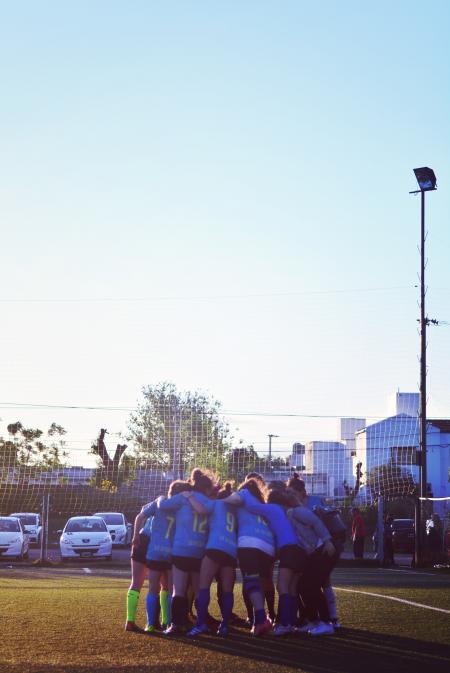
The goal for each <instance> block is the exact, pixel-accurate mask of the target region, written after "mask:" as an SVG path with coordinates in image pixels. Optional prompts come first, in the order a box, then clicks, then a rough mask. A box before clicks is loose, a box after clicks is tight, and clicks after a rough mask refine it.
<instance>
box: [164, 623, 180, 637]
mask: <svg viewBox="0 0 450 673" xmlns="http://www.w3.org/2000/svg"><path fill="white" fill-rule="evenodd" d="M182 633H183V632H182V630H181V629H180V627H179V626H177V625H176V624H171V625H170V626H168V627H167V629H166V630H165V631H164V635H165V636H181V635H182Z"/></svg>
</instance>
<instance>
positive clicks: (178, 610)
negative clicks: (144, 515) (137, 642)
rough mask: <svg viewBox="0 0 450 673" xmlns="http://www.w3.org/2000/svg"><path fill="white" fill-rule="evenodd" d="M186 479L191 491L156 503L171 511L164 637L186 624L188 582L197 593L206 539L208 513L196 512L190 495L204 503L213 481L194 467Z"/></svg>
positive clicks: (175, 633) (163, 509) (176, 632)
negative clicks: (169, 599)
mask: <svg viewBox="0 0 450 673" xmlns="http://www.w3.org/2000/svg"><path fill="white" fill-rule="evenodd" d="M190 482H191V484H192V491H189V492H185V493H179V494H178V495H176V496H174V497H173V498H169V499H168V500H162V501H161V502H159V503H158V507H159V508H160V509H161V510H162V511H164V512H174V513H175V535H174V539H173V544H172V581H173V595H172V622H171V625H170V626H169V627H168V628H167V629H166V630H165V632H164V633H165V634H166V635H168V636H171V635H177V634H179V633H180V632H181V630H182V629H183V627H184V625H185V624H186V620H187V612H188V601H187V598H186V590H187V586H188V582H189V580H190V581H191V583H192V587H193V590H194V595H195V596H197V594H198V582H199V572H200V566H201V562H202V558H203V555H204V553H205V547H206V543H207V540H208V515H207V514H199V513H198V512H196V511H195V510H194V508H193V507H192V505H191V503H190V498H191V497H192V496H193V495H194V494H195V497H196V500H198V501H199V502H201V503H204V504H205V503H208V502H209V500H208V496H209V495H210V494H211V493H212V492H213V489H214V481H213V479H212V477H211V476H210V475H208V474H207V473H206V472H204V471H202V470H200V469H199V468H196V469H194V470H193V471H192V474H191V479H190Z"/></svg>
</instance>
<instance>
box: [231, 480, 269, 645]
mask: <svg viewBox="0 0 450 673" xmlns="http://www.w3.org/2000/svg"><path fill="white" fill-rule="evenodd" d="M262 487H263V484H262V483H261V482H259V483H258V482H257V480H256V479H247V480H246V481H245V482H244V483H242V484H241V485H240V486H239V488H238V491H237V493H234V494H233V495H232V496H230V497H229V498H228V499H227V501H228V502H234V503H235V504H237V505H241V507H239V508H238V510H237V511H238V558H239V566H240V568H241V572H242V577H243V579H242V584H243V591H244V596H246V597H247V598H248V600H249V601H250V603H251V605H252V613H253V614H252V634H253V635H255V636H262V635H264V634H265V633H268V632H269V631H270V630H271V629H272V623H271V621H270V620H269V619H267V616H266V612H265V609H264V578H266V577H267V576H271V575H272V569H273V562H274V556H275V541H274V535H273V533H272V531H271V529H270V528H269V526H268V525H267V522H266V520H265V518H264V517H263V515H262V514H256V513H253V512H251V511H249V509H247V507H245V506H242V505H245V502H246V500H247V497H250V498H252V499H253V500H254V501H255V502H259V503H260V504H263V503H264V496H263V491H262Z"/></svg>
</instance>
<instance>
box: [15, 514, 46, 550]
mask: <svg viewBox="0 0 450 673" xmlns="http://www.w3.org/2000/svg"><path fill="white" fill-rule="evenodd" d="M9 516H14V517H16V518H17V519H20V521H21V522H22V526H23V527H24V530H25V532H26V533H28V534H29V536H30V542H33V543H34V544H37V545H40V544H41V535H42V526H41V516H40V514H35V513H34V512H14V513H13V514H10V515H9Z"/></svg>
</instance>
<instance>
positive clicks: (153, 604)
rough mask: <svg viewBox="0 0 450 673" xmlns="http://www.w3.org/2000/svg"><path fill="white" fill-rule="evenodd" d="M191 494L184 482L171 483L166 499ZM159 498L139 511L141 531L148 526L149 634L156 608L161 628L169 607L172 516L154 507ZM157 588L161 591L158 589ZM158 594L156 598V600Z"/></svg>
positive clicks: (152, 628) (167, 618)
mask: <svg viewBox="0 0 450 673" xmlns="http://www.w3.org/2000/svg"><path fill="white" fill-rule="evenodd" d="M190 490H191V484H190V483H189V482H187V481H181V480H177V481H173V482H172V483H171V484H170V486H169V491H168V494H167V497H168V498H171V497H173V496H176V495H177V494H179V493H182V492H187V491H190ZM162 499H163V498H162V496H160V498H157V499H156V500H154V501H153V502H151V503H149V504H148V505H146V506H145V507H144V508H143V509H142V513H143V514H144V515H146V516H148V519H147V521H146V524H145V526H144V531H145V528H146V526H147V525H148V530H149V536H150V543H149V545H148V548H147V556H146V562H147V567H148V568H149V573H148V581H149V590H148V594H147V603H146V605H147V626H146V627H145V630H146V631H147V632H149V633H151V632H153V631H154V628H155V627H154V623H155V618H156V612H157V608H158V598H159V601H160V605H161V621H162V625H163V627H164V628H167V627H168V625H169V624H170V607H171V606H170V604H171V598H172V544H173V538H174V534H175V513H174V512H171V511H163V510H162V509H160V508H159V507H158V503H159V502H160V501H161V500H162ZM160 587H161V589H160ZM158 594H159V596H158Z"/></svg>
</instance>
